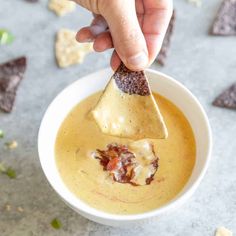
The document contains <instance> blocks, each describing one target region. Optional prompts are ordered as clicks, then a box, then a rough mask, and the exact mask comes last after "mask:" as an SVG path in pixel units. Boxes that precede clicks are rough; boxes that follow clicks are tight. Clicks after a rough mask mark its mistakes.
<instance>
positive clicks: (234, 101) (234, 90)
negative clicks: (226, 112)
mask: <svg viewBox="0 0 236 236" xmlns="http://www.w3.org/2000/svg"><path fill="white" fill-rule="evenodd" d="M213 105H215V106H218V107H225V108H230V109H236V83H234V84H233V85H232V86H230V87H229V88H227V89H226V90H225V91H224V92H223V93H221V94H220V95H219V96H218V97H217V98H216V99H215V100H214V102H213Z"/></svg>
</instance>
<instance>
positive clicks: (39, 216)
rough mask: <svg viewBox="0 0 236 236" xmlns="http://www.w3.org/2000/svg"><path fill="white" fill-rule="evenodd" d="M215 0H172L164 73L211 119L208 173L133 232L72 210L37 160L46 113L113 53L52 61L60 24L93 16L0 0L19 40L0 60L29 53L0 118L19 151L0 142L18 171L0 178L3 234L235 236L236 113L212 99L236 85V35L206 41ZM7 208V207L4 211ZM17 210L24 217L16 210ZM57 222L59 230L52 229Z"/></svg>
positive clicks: (3, 156)
mask: <svg viewBox="0 0 236 236" xmlns="http://www.w3.org/2000/svg"><path fill="white" fill-rule="evenodd" d="M219 3H220V0H208V1H203V6H202V8H196V7H194V6H193V5H191V4H188V3H186V2H185V0H176V1H175V7H176V9H177V25H176V29H175V34H174V37H173V42H172V46H171V53H170V54H169V58H168V63H167V65H166V66H165V67H164V68H161V67H159V66H158V65H156V64H154V65H153V66H152V68H154V69H158V70H160V71H163V72H166V73H167V74H169V75H171V76H173V77H174V78H176V79H178V80H179V81H181V82H182V83H183V84H184V85H186V86H187V87H188V88H189V89H190V90H191V91H192V92H193V93H194V94H195V95H196V96H197V97H198V99H199V100H200V102H201V103H202V104H203V106H204V108H205V109H206V112H207V114H208V116H209V119H210V122H211V125H212V129H213V135H214V149H213V156H212V161H211V163H210V168H209V169H208V171H207V174H206V176H205V178H204V180H203V182H202V184H201V185H200V187H199V188H198V190H197V191H196V194H195V195H194V197H192V198H191V200H190V201H188V202H187V203H186V204H185V205H184V206H183V207H182V208H181V209H179V210H177V211H175V212H174V213H172V214H170V215H168V216H166V217H163V218H161V219H158V220H156V221H152V222H150V223H148V224H145V225H139V226H135V227H132V229H119V228H112V227H107V226H102V225H99V224H96V223H93V222H91V221H88V220H86V219H85V218H83V217H81V216H79V215H77V214H76V213H75V212H73V211H72V210H71V209H69V208H68V207H67V206H66V205H65V204H64V203H63V202H62V201H61V200H60V199H59V197H58V196H57V195H56V193H55V192H54V191H53V190H52V189H51V187H50V186H49V185H48V183H47V181H46V179H45V177H44V174H43V172H42V170H41V168H40V164H39V160H38V155H37V132H38V127H39V124H40V120H41V118H42V116H43V113H44V111H45V109H46V108H47V106H48V104H49V103H50V102H51V100H52V99H53V98H54V97H55V95H56V94H57V93H58V92H60V91H61V90H62V89H63V88H64V87H65V86H66V85H68V84H70V83H71V82H73V81H75V80H77V79H79V78H80V77H82V76H84V75H87V74H88V73H90V72H94V71H96V70H99V69H102V68H105V67H107V66H109V56H110V53H111V52H107V53H102V54H91V55H89V56H88V57H87V58H86V61H85V62H84V64H82V65H79V66H74V67H70V68H68V69H63V70H62V69H58V67H57V66H56V64H55V60H54V38H55V33H56V32H57V30H58V29H60V28H61V27H68V28H71V29H78V28H79V27H81V26H84V25H86V24H88V23H89V21H90V14H89V13H88V12H86V11H85V10H82V9H81V8H79V7H78V9H77V11H75V12H74V13H72V14H68V15H66V16H65V17H63V18H58V17H57V16H56V15H54V13H52V12H50V11H48V10H47V6H46V5H47V1H46V0H40V2H39V3H37V4H30V3H27V2H25V1H24V0H8V1H3V0H1V3H0V28H2V27H5V28H7V29H10V30H11V31H12V32H13V33H14V35H15V36H16V40H15V42H14V43H13V44H12V45H9V46H4V47H0V62H4V61H6V60H8V59H11V58H14V57H17V56H20V55H26V56H27V58H28V62H29V65H28V69H27V73H26V76H25V80H24V81H23V82H22V84H21V86H20V89H19V92H18V97H17V102H16V106H15V109H14V111H13V112H12V113H11V114H9V115H7V114H3V113H0V128H2V129H4V131H5V133H6V138H5V141H7V140H12V139H15V140H17V141H18V143H19V147H18V148H17V149H16V150H5V149H4V148H3V142H4V141H3V140H0V161H2V162H4V163H5V164H6V165H10V166H12V167H13V168H15V169H16V172H17V179H15V180H10V179H9V178H8V177H7V176H3V175H1V176H0V235H1V236H18V235H23V236H28V235H39V236H41V235H102V236H105V235H136V236H139V235H140V236H144V235H159V236H172V235H176V236H177V235H179V236H188V235H191V236H212V235H213V234H214V230H215V228H216V227H217V226H220V225H224V226H226V227H228V228H230V229H231V230H233V231H234V232H235V233H236V171H235V170H236V111H230V110H224V109H220V108H216V107H213V106H212V105H211V102H212V100H213V98H214V97H215V96H216V95H217V94H218V93H219V92H221V91H222V89H224V88H225V87H227V86H228V85H230V84H231V83H232V82H233V81H236V56H235V55H236V46H235V45H236V44H235V43H236V38H235V37H210V36H208V29H209V27H210V25H211V23H212V21H213V19H214V16H215V14H216V11H217V9H218V7H219ZM94 82H95V83H96V81H94ZM5 204H10V205H11V206H12V210H11V211H6V210H5V207H4V206H5ZM18 206H21V207H23V208H24V212H22V213H19V212H17V211H16V208H17V207H18ZM54 217H58V218H60V220H61V221H62V223H63V227H62V229H60V230H59V231H57V230H55V229H53V228H52V227H51V226H50V221H51V220H52V219H53V218H54Z"/></svg>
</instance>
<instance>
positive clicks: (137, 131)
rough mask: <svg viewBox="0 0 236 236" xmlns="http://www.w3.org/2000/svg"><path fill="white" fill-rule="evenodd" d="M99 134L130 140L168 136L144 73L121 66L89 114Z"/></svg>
mask: <svg viewBox="0 0 236 236" xmlns="http://www.w3.org/2000/svg"><path fill="white" fill-rule="evenodd" d="M92 114H93V117H94V118H95V120H96V122H97V124H98V126H99V127H100V129H101V131H102V132H103V133H105V134H108V135H113V136H119V137H125V138H131V139H134V140H138V139H143V138H153V139H163V138H167V135H168V132H167V128H166V125H165V123H164V120H163V118H162V115H161V113H160V111H159V108H158V106H157V103H156V101H155V99H154V97H153V95H152V93H151V90H150V87H149V84H148V80H147V78H146V76H145V74H144V72H143V71H138V72H134V71H131V70H129V69H128V68H126V67H125V65H124V64H121V65H120V67H119V68H118V69H117V71H116V72H115V74H114V75H113V76H112V78H111V79H110V81H109V83H108V85H107V86H106V88H105V91H104V92H103V94H102V95H101V97H100V99H99V101H98V103H97V105H96V107H95V108H94V109H93V110H92Z"/></svg>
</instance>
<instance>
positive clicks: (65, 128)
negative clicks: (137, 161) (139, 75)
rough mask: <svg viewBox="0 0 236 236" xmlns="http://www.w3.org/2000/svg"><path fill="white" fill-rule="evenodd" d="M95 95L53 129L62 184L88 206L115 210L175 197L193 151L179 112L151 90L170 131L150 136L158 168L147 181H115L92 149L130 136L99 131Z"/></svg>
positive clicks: (141, 208)
mask: <svg viewBox="0 0 236 236" xmlns="http://www.w3.org/2000/svg"><path fill="white" fill-rule="evenodd" d="M100 95H101V93H100V92H99V93H96V94H93V95H91V96H90V97H88V98H86V99H85V100H83V101H82V102H80V103H79V104H78V105H77V106H76V107H75V108H73V110H72V111H71V112H70V113H69V114H68V116H67V117H66V118H65V120H64V122H63V123H62V125H61V127H60V129H59V131H58V134H57V139H56V144H55V156H56V157H55V158H56V162H57V167H58V170H59V173H60V175H61V178H62V179H63V181H64V183H65V185H66V186H67V187H68V188H69V189H70V191H71V192H72V193H74V194H75V195H76V196H77V197H78V198H79V199H81V200H82V201H84V202H85V203H87V204H88V205H90V206H91V207H94V208H96V209H98V210H102V211H104V212H108V213H114V214H137V213H143V212H147V211H151V210H154V209H156V208H158V207H160V206H163V205H164V204H166V203H167V202H169V201H171V200H172V199H174V198H175V197H176V195H177V194H178V193H179V192H180V191H181V190H182V189H183V187H184V186H185V184H186V183H187V181H188V179H189V177H190V175H191V173H192V170H193V167H194V163H195V157H196V147H195V139H194V135H193V131H192V129H191V126H190V124H189V122H188V121H187V119H186V118H185V116H184V115H183V113H182V112H181V111H180V110H179V109H178V108H177V107H176V106H175V105H174V104H173V103H171V102H170V101H168V100H167V99H165V98H164V97H162V96H160V95H158V94H155V93H154V94H153V95H154V98H155V100H156V101H157V103H158V106H159V108H160V111H161V113H162V115H163V118H164V120H165V123H166V126H167V129H168V132H169V136H168V138H167V139H159V140H154V139H152V140H150V141H151V142H152V143H153V145H154V151H155V153H156V155H157V156H158V158H159V162H158V165H159V168H158V170H157V172H156V173H155V175H154V179H153V181H152V182H151V183H150V184H149V185H142V186H133V185H131V184H128V183H118V182H115V181H114V180H113V179H112V178H111V176H109V174H108V173H107V172H106V171H104V170H103V167H102V166H101V164H100V163H99V161H98V160H97V159H96V158H94V157H93V155H92V153H93V152H94V151H96V150H97V149H101V150H104V149H106V146H107V145H108V144H110V143H118V144H123V145H128V144H129V143H130V142H132V140H130V139H125V138H119V137H114V136H108V135H105V134H103V133H102V132H101V131H100V129H99V127H98V125H97V124H96V122H95V121H94V119H93V118H92V116H91V113H90V111H91V109H92V108H93V107H94V106H95V104H96V103H97V101H98V99H99V97H100ZM143 116H145V114H143Z"/></svg>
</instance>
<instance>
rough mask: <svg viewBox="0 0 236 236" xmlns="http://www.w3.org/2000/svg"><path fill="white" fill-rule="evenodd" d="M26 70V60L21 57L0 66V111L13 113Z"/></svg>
mask: <svg viewBox="0 0 236 236" xmlns="http://www.w3.org/2000/svg"><path fill="white" fill-rule="evenodd" d="M25 70H26V58H25V57H20V58H17V59H14V60H11V61H8V62H6V63H3V64H0V109H1V110H3V111H5V112H11V111H12V108H13V105H14V102H15V98H16V91H17V88H18V86H19V84H20V82H21V80H22V79H23V76H24V73H25Z"/></svg>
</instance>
